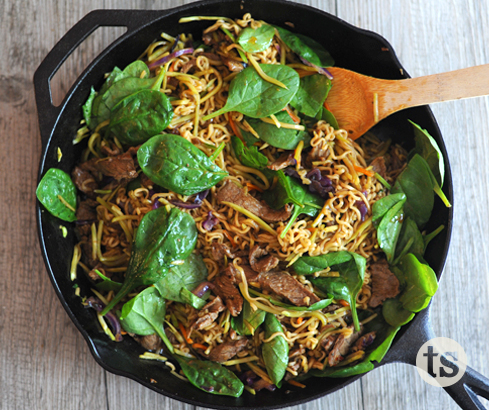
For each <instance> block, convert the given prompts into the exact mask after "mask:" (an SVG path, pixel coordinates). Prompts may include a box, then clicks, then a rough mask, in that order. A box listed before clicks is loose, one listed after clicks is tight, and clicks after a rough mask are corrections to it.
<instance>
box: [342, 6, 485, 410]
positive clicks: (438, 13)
mask: <svg viewBox="0 0 489 410" xmlns="http://www.w3.org/2000/svg"><path fill="white" fill-rule="evenodd" d="M487 16H488V9H487V3H485V2H477V1H469V2H465V1H451V2H450V4H449V5H448V4H447V7H440V4H439V3H437V2H429V1H428V2H427V1H412V2H385V1H367V2H364V1H352V2H341V3H340V4H339V17H342V18H345V19H346V20H347V21H350V22H351V23H353V24H356V25H359V26H361V27H363V28H366V29H369V30H373V31H376V32H378V33H380V34H382V35H383V36H385V37H386V38H387V40H388V41H390V43H391V44H392V46H393V47H394V49H395V50H396V51H397V54H398V56H399V58H400V60H401V63H402V64H403V65H404V67H405V68H406V70H407V71H408V72H409V73H410V74H411V75H413V76H421V75H428V74H434V73H440V72H444V71H449V70H455V69H459V68H464V67H469V66H473V65H479V64H484V63H488V62H489V59H488V55H487V53H486V52H485V51H484V47H482V46H481V41H482V40H481V39H484V38H487V36H488V35H489V33H488V25H487ZM474 81H476V79H474ZM432 109H433V111H434V114H435V117H436V119H437V121H438V123H439V126H440V128H441V131H442V134H443V135H444V138H445V143H446V145H447V149H448V153H449V156H450V162H451V167H452V172H453V179H454V181H453V182H454V187H455V205H454V206H455V208H454V209H455V217H454V227H453V235H452V243H451V249H450V253H449V256H448V260H447V264H446V268H445V272H444V276H443V280H442V283H441V286H440V290H439V291H438V293H437V295H436V296H435V298H434V303H433V311H432V317H433V327H434V330H435V333H436V334H438V335H440V336H446V337H450V338H452V339H454V340H457V341H458V342H459V343H460V344H461V345H462V346H463V347H464V349H465V351H466V352H467V355H468V360H469V364H470V365H471V366H473V367H474V368H476V369H477V370H478V371H480V372H482V373H483V374H484V373H485V374H488V371H489V368H488V367H489V366H488V362H487V356H488V354H489V348H488V346H487V344H484V341H486V340H487V339H488V337H489V332H488V329H487V326H486V323H487V321H488V320H489V314H488V311H487V300H488V298H487V297H488V283H489V270H488V265H487V251H488V245H487V239H489V234H488V232H489V231H488V228H489V225H488V220H487V218H486V217H485V212H484V210H485V208H486V205H485V202H486V201H487V192H488V188H489V184H488V179H487V172H486V171H485V168H486V166H485V165H486V164H485V162H486V161H487V158H488V157H487V155H488V153H489V142H488V139H487V137H488V135H487V134H488V133H487V129H488V125H489V124H488V114H489V110H488V98H487V97H484V98H479V99H474V100H468V101H459V102H450V103H444V104H438V105H433V106H432ZM362 386H363V397H364V403H365V407H366V408H369V409H384V408H389V409H405V408H419V409H425V408H437V409H438V408H440V409H441V408H450V409H452V408H453V409H455V408H458V407H457V406H456V405H455V403H454V402H453V401H452V400H451V398H450V397H449V396H448V395H447V394H446V393H445V392H444V391H443V390H442V389H439V388H435V387H432V386H430V385H428V384H426V383H424V382H423V381H422V380H421V379H420V378H419V376H418V375H417V372H416V370H415V369H414V368H411V367H408V366H406V365H401V364H396V365H390V366H385V367H384V368H381V369H379V370H377V371H375V372H373V373H371V374H369V375H367V376H366V377H364V378H363V379H362Z"/></svg>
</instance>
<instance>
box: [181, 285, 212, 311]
mask: <svg viewBox="0 0 489 410" xmlns="http://www.w3.org/2000/svg"><path fill="white" fill-rule="evenodd" d="M180 298H181V299H182V300H183V302H184V303H186V304H187V305H190V306H192V307H193V308H195V309H202V308H203V307H204V306H205V304H206V301H205V299H202V298H199V297H198V296H196V295H194V294H193V293H192V292H190V291H189V290H188V289H187V288H182V289H180Z"/></svg>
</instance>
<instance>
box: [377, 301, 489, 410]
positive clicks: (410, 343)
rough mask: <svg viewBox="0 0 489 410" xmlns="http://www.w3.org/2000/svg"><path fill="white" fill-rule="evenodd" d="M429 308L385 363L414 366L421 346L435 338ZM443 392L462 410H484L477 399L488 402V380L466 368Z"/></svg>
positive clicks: (422, 313) (423, 312) (420, 314)
mask: <svg viewBox="0 0 489 410" xmlns="http://www.w3.org/2000/svg"><path fill="white" fill-rule="evenodd" d="M429 310H430V307H428V308H427V309H426V310H424V311H422V312H420V313H418V315H419V316H420V317H419V320H416V321H415V322H414V323H413V324H412V326H411V327H410V329H409V332H406V334H405V335H404V336H403V337H402V338H401V339H400V340H399V342H398V344H396V349H395V351H394V352H393V353H392V354H389V353H390V352H389V353H388V355H387V356H386V358H385V360H386V361H387V362H402V363H408V364H410V365H413V366H416V356H417V354H418V351H419V349H420V348H421V346H422V345H423V344H424V343H426V342H427V341H429V340H431V339H434V338H435V337H436V335H435V333H434V332H433V329H432V327H431V321H430V316H429V313H430V312H429ZM445 358H446V359H447V361H449V362H450V363H452V365H453V366H454V367H458V366H457V364H455V363H454V362H453V361H451V360H450V359H449V358H448V357H447V356H446V355H445ZM443 388H444V389H445V391H446V392H447V393H448V394H449V395H450V396H451V397H452V399H453V400H455V401H456V402H457V404H458V405H459V406H460V408H462V409H464V410H486V407H485V406H484V405H483V404H482V403H481V402H480V400H479V398H478V397H477V396H478V395H479V396H482V397H484V398H486V399H488V400H489V379H488V378H487V377H485V376H483V375H482V374H480V373H479V372H477V371H475V370H474V369H472V368H471V367H469V366H467V368H466V370H465V373H464V375H463V376H462V378H461V379H460V380H459V381H458V382H456V383H455V384H453V385H451V386H446V387H443Z"/></svg>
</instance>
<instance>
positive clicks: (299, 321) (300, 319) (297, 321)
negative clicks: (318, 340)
mask: <svg viewBox="0 0 489 410" xmlns="http://www.w3.org/2000/svg"><path fill="white" fill-rule="evenodd" d="M303 321H304V318H303V317H302V316H299V317H298V318H297V320H296V322H295V323H296V324H298V325H300V324H301V323H302V322H303Z"/></svg>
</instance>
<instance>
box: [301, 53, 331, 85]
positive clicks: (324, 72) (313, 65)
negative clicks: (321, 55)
mask: <svg viewBox="0 0 489 410" xmlns="http://www.w3.org/2000/svg"><path fill="white" fill-rule="evenodd" d="M300 59H301V61H302V62H303V63H304V64H305V65H308V66H309V67H314V68H315V69H316V70H318V73H319V74H322V75H325V76H326V77H328V78H329V79H330V80H332V79H333V75H332V74H331V73H330V72H329V71H328V70H326V69H325V68H324V67H319V66H317V65H315V64H312V63H310V62H309V61H307V60H305V59H304V58H302V57H300Z"/></svg>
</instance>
